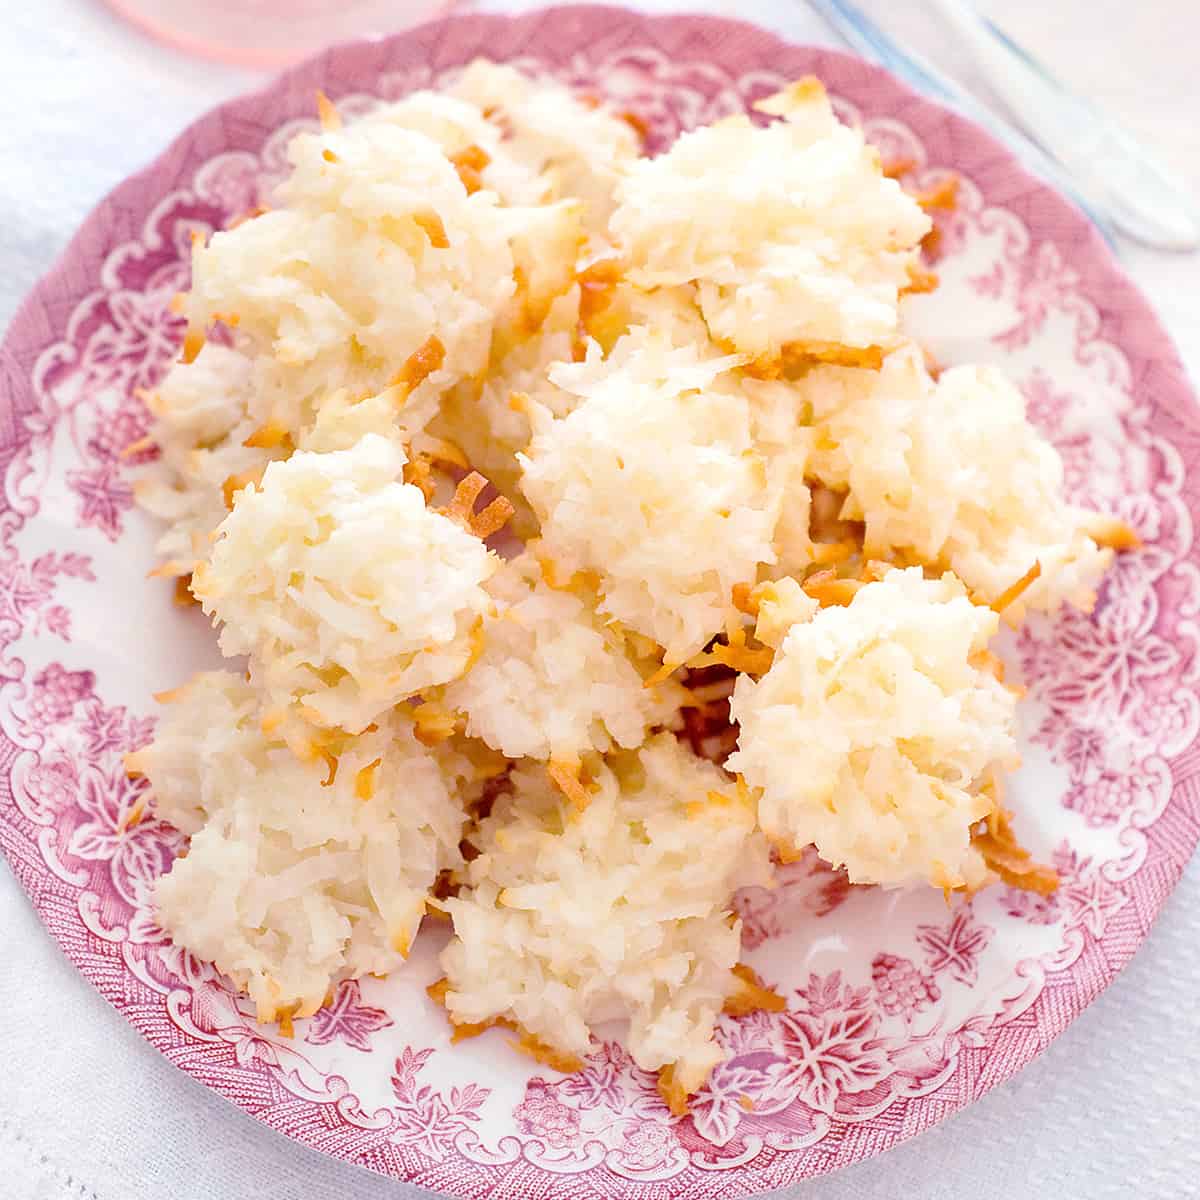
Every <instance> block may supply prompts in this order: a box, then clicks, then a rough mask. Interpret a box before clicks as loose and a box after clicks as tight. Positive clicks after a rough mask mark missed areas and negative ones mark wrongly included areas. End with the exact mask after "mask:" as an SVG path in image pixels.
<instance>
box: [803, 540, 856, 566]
mask: <svg viewBox="0 0 1200 1200" xmlns="http://www.w3.org/2000/svg"><path fill="white" fill-rule="evenodd" d="M857 550H858V547H857V546H856V545H855V544H854V543H853V542H813V548H812V560H813V562H814V563H816V564H817V565H818V566H822V567H826V566H829V565H830V564H831V563H841V562H845V561H846V559H848V558H850V557H851V555H853V554H854V553H855V552H856V551H857Z"/></svg>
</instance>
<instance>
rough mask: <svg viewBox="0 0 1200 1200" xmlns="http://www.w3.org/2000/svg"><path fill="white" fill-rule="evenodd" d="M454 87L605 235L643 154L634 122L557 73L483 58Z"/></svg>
mask: <svg viewBox="0 0 1200 1200" xmlns="http://www.w3.org/2000/svg"><path fill="white" fill-rule="evenodd" d="M451 91H452V93H453V94H454V95H456V96H458V97H460V98H462V99H465V100H468V101H470V102H471V103H472V104H474V105H475V106H476V107H477V108H479V109H480V110H482V111H483V113H485V114H486V115H487V117H488V118H489V120H492V121H494V122H495V123H496V124H497V126H498V127H499V128H500V129H501V130H502V131H503V135H504V141H503V148H504V150H505V151H506V152H507V153H508V154H509V155H510V156H511V157H513V158H515V159H516V160H517V161H518V162H520V163H522V164H523V165H525V166H526V167H528V168H530V169H531V170H532V171H533V172H534V173H535V174H536V175H537V176H539V177H541V178H548V179H551V180H553V181H554V182H553V184H552V189H551V191H550V193H549V195H548V196H547V197H546V199H558V198H560V197H564V196H569V197H572V198H575V199H578V200H580V201H581V202H582V203H583V206H584V213H585V225H586V228H587V230H588V232H589V233H592V234H594V235H599V236H600V237H604V236H605V235H606V225H607V221H608V218H609V215H610V213H611V212H612V210H613V204H614V200H613V196H614V192H615V189H616V187H617V184H618V181H619V180H620V179H621V178H622V176H623V175H624V173H625V172H626V171H627V170H628V169H629V166H630V164H632V163H633V162H635V161H636V160H637V158H638V156H639V155H640V154H641V142H640V139H639V136H638V133H637V131H636V130H635V129H634V128H633V126H632V125H631V124H630V123H629V122H627V121H624V120H622V119H621V118H620V117H618V116H615V115H613V114H612V113H610V112H609V111H607V110H606V109H605V108H604V106H603V105H601V104H600V103H598V102H597V103H587V102H585V101H583V100H579V99H577V98H576V97H575V96H573V95H572V94H571V92H570V91H569V90H568V89H567V88H565V87H562V86H561V85H560V84H557V83H555V82H553V81H552V80H549V79H538V80H533V79H530V78H529V76H527V75H524V74H522V73H521V72H520V71H517V70H515V69H514V68H513V67H508V66H501V65H498V64H496V63H492V62H486V61H484V60H482V59H480V60H476V61H475V62H473V63H472V64H471V65H470V66H469V67H467V69H466V70H465V71H464V72H463V73H462V75H461V76H460V77H459V79H458V81H457V82H456V83H455V84H454V85H453V87H452V88H451Z"/></svg>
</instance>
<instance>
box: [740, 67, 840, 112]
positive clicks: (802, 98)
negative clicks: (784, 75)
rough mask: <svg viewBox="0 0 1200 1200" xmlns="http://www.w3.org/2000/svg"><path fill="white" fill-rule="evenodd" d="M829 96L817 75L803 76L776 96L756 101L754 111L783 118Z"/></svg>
mask: <svg viewBox="0 0 1200 1200" xmlns="http://www.w3.org/2000/svg"><path fill="white" fill-rule="evenodd" d="M827 95H828V93H827V92H826V91H825V85H824V84H823V83H822V82H821V81H820V80H819V79H818V78H817V77H816V76H815V75H803V76H801V77H800V78H799V79H796V80H793V81H792V82H791V83H789V84H788V85H787V87H785V88H783V89H782V90H781V91H778V92H776V93H775V94H774V95H772V96H766V97H764V98H763V99H762V100H758V101H756V102H755V104H754V111H755V112H760V113H766V114H767V115H768V116H772V117H782V116H785V115H786V114H787V113H790V112H792V111H794V110H795V109H797V108H802V107H803V106H804V105H806V104H811V103H812V102H813V101H814V100H824V99H825V97H826V96H827Z"/></svg>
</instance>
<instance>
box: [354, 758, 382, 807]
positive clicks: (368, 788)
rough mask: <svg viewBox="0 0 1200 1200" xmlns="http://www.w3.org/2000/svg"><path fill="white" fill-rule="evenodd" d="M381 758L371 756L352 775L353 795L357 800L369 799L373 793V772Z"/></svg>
mask: <svg viewBox="0 0 1200 1200" xmlns="http://www.w3.org/2000/svg"><path fill="white" fill-rule="evenodd" d="M382 762H383V759H382V758H373V759H372V760H371V761H370V762H369V763H367V765H366V766H365V767H359V769H358V771H357V772H355V775H354V795H355V797H356V798H357V799H359V800H370V799H371V797H372V796H374V795H375V772H376V770H377V769H378V768H379V765H380V763H382Z"/></svg>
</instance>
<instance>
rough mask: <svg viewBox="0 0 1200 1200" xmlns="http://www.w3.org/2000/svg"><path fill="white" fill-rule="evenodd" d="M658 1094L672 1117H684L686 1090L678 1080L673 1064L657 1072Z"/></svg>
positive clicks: (686, 1106) (686, 1098)
mask: <svg viewBox="0 0 1200 1200" xmlns="http://www.w3.org/2000/svg"><path fill="white" fill-rule="evenodd" d="M658 1094H659V1095H660V1096H661V1097H662V1098H663V1101H664V1103H665V1104H666V1106H667V1108H668V1109H669V1110H670V1113H671V1115H672V1116H673V1117H686V1116H687V1113H688V1098H689V1096H688V1092H687V1090H686V1089H685V1088H684V1086H683V1084H682V1083H681V1082H680V1081H679V1078H678V1072H677V1071H676V1070H675V1064H674V1063H671V1064H670V1065H669V1066H665V1067H663V1068H662V1070H661V1071H659V1073H658Z"/></svg>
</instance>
